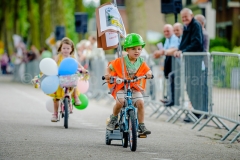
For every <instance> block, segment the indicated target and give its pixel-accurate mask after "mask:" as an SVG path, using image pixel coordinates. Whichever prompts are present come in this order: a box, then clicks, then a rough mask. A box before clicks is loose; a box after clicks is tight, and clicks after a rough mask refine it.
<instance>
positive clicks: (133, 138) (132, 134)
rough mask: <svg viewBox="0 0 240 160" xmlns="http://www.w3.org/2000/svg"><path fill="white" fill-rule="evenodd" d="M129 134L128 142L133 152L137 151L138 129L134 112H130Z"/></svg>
mask: <svg viewBox="0 0 240 160" xmlns="http://www.w3.org/2000/svg"><path fill="white" fill-rule="evenodd" d="M128 125H129V133H128V140H129V144H130V149H131V151H136V149H137V127H136V120H135V114H134V111H133V110H131V111H129V119H128Z"/></svg>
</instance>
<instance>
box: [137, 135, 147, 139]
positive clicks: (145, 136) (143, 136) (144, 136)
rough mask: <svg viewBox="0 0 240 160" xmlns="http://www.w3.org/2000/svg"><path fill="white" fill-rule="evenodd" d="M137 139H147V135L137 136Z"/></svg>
mask: <svg viewBox="0 0 240 160" xmlns="http://www.w3.org/2000/svg"><path fill="white" fill-rule="evenodd" d="M138 138H147V135H146V134H139V135H138Z"/></svg>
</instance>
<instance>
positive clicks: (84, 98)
mask: <svg viewBox="0 0 240 160" xmlns="http://www.w3.org/2000/svg"><path fill="white" fill-rule="evenodd" d="M78 98H79V99H80V101H81V102H82V104H81V105H79V106H75V105H74V102H75V100H74V98H72V104H73V105H74V107H75V108H77V109H79V110H84V109H85V108H87V106H88V98H87V96H86V95H85V94H80V95H79V96H78Z"/></svg>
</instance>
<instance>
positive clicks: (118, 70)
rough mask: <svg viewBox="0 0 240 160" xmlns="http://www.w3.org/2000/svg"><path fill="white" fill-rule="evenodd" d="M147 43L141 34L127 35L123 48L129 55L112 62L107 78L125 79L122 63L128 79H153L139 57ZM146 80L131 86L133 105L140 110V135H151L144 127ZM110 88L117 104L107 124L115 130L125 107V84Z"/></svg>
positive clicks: (114, 85)
mask: <svg viewBox="0 0 240 160" xmlns="http://www.w3.org/2000/svg"><path fill="white" fill-rule="evenodd" d="M144 46H145V42H144V41H143V39H142V37H141V36H140V35H139V34H136V33H131V34H129V35H127V37H126V39H125V41H124V45H123V48H124V50H125V51H126V52H128V54H127V55H126V56H124V57H121V58H117V59H115V60H113V61H111V62H110V63H109V65H108V67H107V75H105V78H106V79H107V80H109V78H110V76H117V77H120V78H123V74H122V63H121V62H123V63H124V73H125V78H126V79H133V78H134V77H135V76H137V77H138V76H144V75H146V76H147V78H149V79H150V78H151V77H152V71H151V70H150V68H149V67H148V66H147V64H146V63H145V62H144V60H143V58H141V57H139V56H140V54H141V51H142V48H144ZM145 85H146V79H141V80H139V81H137V82H135V83H132V84H131V89H132V91H133V93H132V98H133V99H132V101H133V105H134V106H135V107H137V108H138V121H139V133H140V134H151V131H149V130H148V129H147V128H146V127H145V125H144V100H143V95H142V93H141V91H143V90H144V89H145ZM109 88H110V90H111V93H112V95H113V97H114V98H115V100H116V104H115V106H114V107H113V114H112V115H111V116H110V121H109V123H108V124H107V129H108V130H114V129H115V126H116V124H117V121H118V114H119V112H120V111H121V108H122V107H123V105H124V84H123V83H122V84H112V85H111V84H110V85H109Z"/></svg>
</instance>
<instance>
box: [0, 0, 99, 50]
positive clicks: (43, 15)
mask: <svg viewBox="0 0 240 160" xmlns="http://www.w3.org/2000/svg"><path fill="white" fill-rule="evenodd" d="M95 8H96V6H93V5H91V4H90V5H89V6H84V5H83V0H0V23H1V25H0V41H2V42H4V44H5V49H6V50H7V51H8V52H9V53H12V52H13V51H14V46H13V39H12V36H13V34H18V35H20V36H21V37H23V40H24V42H25V43H26V44H27V46H28V47H30V46H31V45H35V46H36V47H37V48H39V49H40V48H42V47H46V46H47V45H46V43H45V41H46V39H47V38H48V37H49V36H50V35H51V33H52V32H55V27H56V26H64V27H65V34H66V36H67V37H69V38H70V39H72V40H73V41H74V42H75V43H77V42H78V41H79V38H78V33H76V32H75V19H74V13H75V12H87V13H88V14H89V18H90V17H92V16H93V15H94V12H95Z"/></svg>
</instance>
